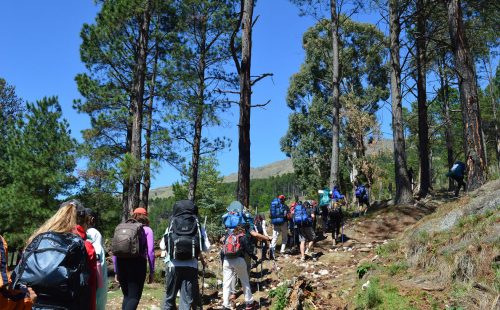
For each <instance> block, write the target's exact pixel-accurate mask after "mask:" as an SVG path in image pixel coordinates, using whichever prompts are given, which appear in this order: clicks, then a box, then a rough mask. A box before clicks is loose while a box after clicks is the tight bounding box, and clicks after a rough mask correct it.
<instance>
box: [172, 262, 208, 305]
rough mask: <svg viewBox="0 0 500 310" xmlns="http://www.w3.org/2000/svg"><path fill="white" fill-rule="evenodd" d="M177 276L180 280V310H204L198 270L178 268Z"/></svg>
mask: <svg viewBox="0 0 500 310" xmlns="http://www.w3.org/2000/svg"><path fill="white" fill-rule="evenodd" d="M177 274H178V275H179V278H180V290H181V295H180V298H179V310H190V309H191V308H193V309H196V310H198V309H202V302H201V298H200V288H199V286H198V269H196V268H191V267H178V268H177Z"/></svg>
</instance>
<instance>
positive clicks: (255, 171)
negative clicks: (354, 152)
mask: <svg viewBox="0 0 500 310" xmlns="http://www.w3.org/2000/svg"><path fill="white" fill-rule="evenodd" d="M392 149H393V144H392V140H388V139H382V140H378V141H376V142H374V143H371V144H368V145H367V150H366V153H367V154H368V155H374V154H380V153H384V152H392ZM286 173H293V164H292V160H291V159H283V160H279V161H275V162H273V163H270V164H267V165H264V166H262V167H257V168H250V179H267V178H270V177H274V176H279V175H283V174H286ZM237 180H238V173H236V172H235V173H231V174H229V175H227V176H225V177H224V180H223V182H224V183H231V182H236V181H237ZM172 195H173V191H172V186H162V187H158V188H155V189H152V190H151V192H150V197H151V198H167V197H170V196H172Z"/></svg>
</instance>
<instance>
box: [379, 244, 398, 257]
mask: <svg viewBox="0 0 500 310" xmlns="http://www.w3.org/2000/svg"><path fill="white" fill-rule="evenodd" d="M398 251H399V243H397V242H396V241H394V240H391V241H389V242H388V243H386V244H383V245H379V246H378V247H377V248H376V249H375V253H377V255H378V256H380V257H389V256H392V255H394V254H397V253H398Z"/></svg>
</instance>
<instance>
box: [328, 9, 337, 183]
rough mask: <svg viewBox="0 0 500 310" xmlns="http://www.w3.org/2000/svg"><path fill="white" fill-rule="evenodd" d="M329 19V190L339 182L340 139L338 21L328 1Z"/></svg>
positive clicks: (335, 11)
mask: <svg viewBox="0 0 500 310" xmlns="http://www.w3.org/2000/svg"><path fill="white" fill-rule="evenodd" d="M330 17H331V31H332V54H333V63H332V71H333V74H332V85H333V94H332V99H333V107H332V115H333V122H332V159H331V164H330V184H329V185H330V188H333V186H334V185H337V184H338V181H339V152H340V146H339V140H340V139H339V137H340V90H339V81H340V80H339V33H338V28H339V21H338V15H337V1H335V0H330Z"/></svg>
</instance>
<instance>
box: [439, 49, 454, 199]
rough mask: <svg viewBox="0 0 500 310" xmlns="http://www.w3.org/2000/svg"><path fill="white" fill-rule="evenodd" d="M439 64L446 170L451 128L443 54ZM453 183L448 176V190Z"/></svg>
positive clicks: (449, 166)
mask: <svg viewBox="0 0 500 310" xmlns="http://www.w3.org/2000/svg"><path fill="white" fill-rule="evenodd" d="M438 66H439V81H440V84H441V85H440V86H441V91H440V96H441V102H442V103H443V105H442V108H443V110H442V111H443V115H444V122H445V125H444V138H445V141H446V154H447V160H448V170H450V169H451V167H452V166H453V160H454V158H453V134H452V130H451V116H450V100H449V97H450V96H449V93H448V87H449V85H448V77H447V76H446V72H445V71H446V70H445V69H446V60H445V55H444V54H443V55H442V56H441V61H439V63H438ZM453 188H454V183H453V180H452V179H451V178H448V190H450V191H451V190H453Z"/></svg>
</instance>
